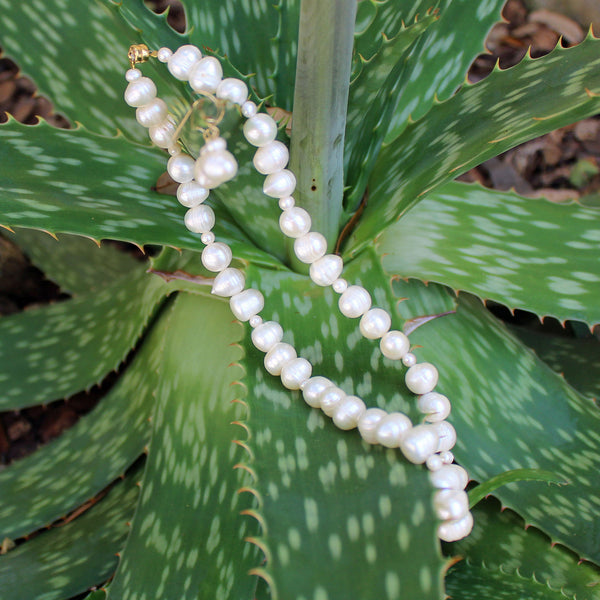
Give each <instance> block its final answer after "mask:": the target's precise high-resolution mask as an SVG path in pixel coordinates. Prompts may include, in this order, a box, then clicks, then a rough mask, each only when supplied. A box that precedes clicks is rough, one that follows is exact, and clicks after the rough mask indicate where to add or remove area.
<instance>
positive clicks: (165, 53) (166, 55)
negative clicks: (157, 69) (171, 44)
mask: <svg viewBox="0 0 600 600" xmlns="http://www.w3.org/2000/svg"><path fill="white" fill-rule="evenodd" d="M171 56H173V51H172V50H171V49H170V48H164V47H163V48H159V50H158V52H157V53H156V58H158V60H159V61H160V62H161V63H166V62H169V59H170V58H171Z"/></svg>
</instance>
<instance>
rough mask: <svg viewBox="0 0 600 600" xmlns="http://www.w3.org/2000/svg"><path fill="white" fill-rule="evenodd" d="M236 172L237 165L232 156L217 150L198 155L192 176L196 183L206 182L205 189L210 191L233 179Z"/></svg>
mask: <svg viewBox="0 0 600 600" xmlns="http://www.w3.org/2000/svg"><path fill="white" fill-rule="evenodd" d="M237 170H238V164H237V161H236V160H235V157H234V156H233V154H231V152H229V151H227V150H218V151H216V152H205V153H204V154H201V155H200V157H199V158H198V160H197V161H196V166H195V168H194V175H195V177H196V180H197V181H198V183H201V184H202V183H203V182H206V183H207V184H208V185H207V187H209V188H210V189H212V188H215V187H217V186H219V185H221V184H222V183H225V182H226V181H230V180H231V179H233V178H234V177H235V175H236V173H237ZM203 175H204V178H203V177H202V176H203ZM213 184H214V185H213Z"/></svg>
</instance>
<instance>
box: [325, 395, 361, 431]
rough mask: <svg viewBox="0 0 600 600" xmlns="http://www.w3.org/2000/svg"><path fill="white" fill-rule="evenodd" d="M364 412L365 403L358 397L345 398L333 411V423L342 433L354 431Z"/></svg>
mask: <svg viewBox="0 0 600 600" xmlns="http://www.w3.org/2000/svg"><path fill="white" fill-rule="evenodd" d="M366 410H367V407H366V406H365V403H364V402H363V401H362V400H361V399H360V398H359V397H358V396H346V397H345V398H344V399H343V400H342V401H341V402H340V403H339V404H338V405H337V406H336V407H335V409H334V411H333V423H334V424H335V426H336V427H338V428H339V429H342V430H344V431H348V430H349V429H354V428H355V427H356V426H357V425H358V421H359V419H360V418H361V417H362V415H363V414H364V413H365V411H366Z"/></svg>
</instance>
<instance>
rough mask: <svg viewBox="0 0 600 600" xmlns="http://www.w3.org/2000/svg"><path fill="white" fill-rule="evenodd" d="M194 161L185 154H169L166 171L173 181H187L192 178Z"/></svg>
mask: <svg viewBox="0 0 600 600" xmlns="http://www.w3.org/2000/svg"><path fill="white" fill-rule="evenodd" d="M195 164H196V161H195V160H194V159H193V158H192V157H191V156H189V155H187V154H178V155H176V156H171V158H170V159H169V160H168V162H167V171H168V173H169V175H170V176H171V179H172V180H173V181H176V182H177V183H189V182H190V181H192V179H193V178H194V165H195Z"/></svg>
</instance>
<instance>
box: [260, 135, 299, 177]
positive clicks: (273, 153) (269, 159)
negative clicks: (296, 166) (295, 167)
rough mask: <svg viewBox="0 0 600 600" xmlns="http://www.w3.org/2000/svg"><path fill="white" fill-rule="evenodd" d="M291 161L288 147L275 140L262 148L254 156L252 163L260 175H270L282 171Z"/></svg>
mask: <svg viewBox="0 0 600 600" xmlns="http://www.w3.org/2000/svg"><path fill="white" fill-rule="evenodd" d="M289 159H290V153H289V151H288V149H287V146H286V145H285V144H283V143H282V142H278V141H277V140H275V141H273V142H269V143H268V144H266V145H264V146H261V147H260V148H259V149H258V150H257V151H256V153H255V154H254V158H253V159H252V162H253V164H254V168H255V169H256V170H257V171H258V172H259V173H261V174H262V175H270V174H271V173H277V171H281V169H283V168H284V167H285V166H286V165H287V164H288V160H289Z"/></svg>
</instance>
